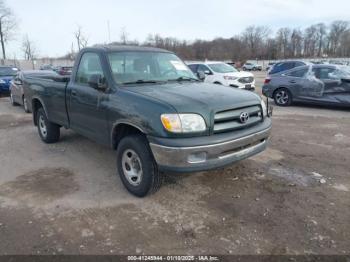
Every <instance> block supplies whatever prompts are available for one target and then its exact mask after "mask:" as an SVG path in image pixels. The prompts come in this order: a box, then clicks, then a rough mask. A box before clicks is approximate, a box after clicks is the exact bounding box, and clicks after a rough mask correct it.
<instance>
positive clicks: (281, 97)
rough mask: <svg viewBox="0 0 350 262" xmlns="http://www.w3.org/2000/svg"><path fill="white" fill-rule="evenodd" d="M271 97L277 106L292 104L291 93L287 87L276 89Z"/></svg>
mask: <svg viewBox="0 0 350 262" xmlns="http://www.w3.org/2000/svg"><path fill="white" fill-rule="evenodd" d="M273 98H274V100H275V103H276V105H278V106H290V105H291V104H292V94H291V93H290V91H289V90H288V89H287V88H280V89H277V90H276V91H275V93H274V96H273Z"/></svg>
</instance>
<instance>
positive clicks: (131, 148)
mask: <svg viewBox="0 0 350 262" xmlns="http://www.w3.org/2000/svg"><path fill="white" fill-rule="evenodd" d="M117 171H118V173H119V176H120V179H121V180H122V182H123V184H124V186H125V187H126V189H127V190H128V191H129V192H130V193H131V194H133V195H134V196H137V197H145V196H147V195H149V194H152V193H155V192H156V191H158V189H159V188H160V186H161V184H162V182H163V179H162V174H161V173H160V172H159V171H158V166H157V164H156V162H155V160H154V158H153V154H152V152H151V149H150V147H149V144H148V141H147V139H146V138H145V137H144V136H143V135H130V136H126V137H124V138H123V139H122V140H121V141H120V143H119V145H118V149H117ZM128 173H129V175H128Z"/></svg>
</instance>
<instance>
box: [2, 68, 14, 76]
mask: <svg viewBox="0 0 350 262" xmlns="http://www.w3.org/2000/svg"><path fill="white" fill-rule="evenodd" d="M17 73H18V69H17V68H12V67H0V76H15V75H16V74H17Z"/></svg>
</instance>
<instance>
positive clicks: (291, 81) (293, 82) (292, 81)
mask: <svg viewBox="0 0 350 262" xmlns="http://www.w3.org/2000/svg"><path fill="white" fill-rule="evenodd" d="M296 82H297V81H295V80H290V81H289V83H291V84H295V83H296Z"/></svg>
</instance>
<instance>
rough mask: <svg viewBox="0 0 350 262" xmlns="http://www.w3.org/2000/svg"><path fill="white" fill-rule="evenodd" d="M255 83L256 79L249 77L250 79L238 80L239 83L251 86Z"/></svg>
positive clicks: (242, 78)
mask: <svg viewBox="0 0 350 262" xmlns="http://www.w3.org/2000/svg"><path fill="white" fill-rule="evenodd" d="M253 81H254V77H252V76H249V77H241V78H240V79H238V82H240V83H242V84H250V83H253Z"/></svg>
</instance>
